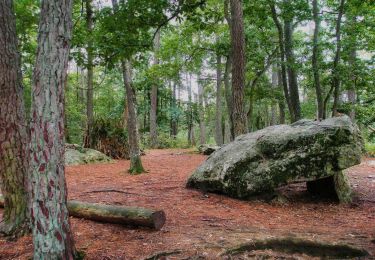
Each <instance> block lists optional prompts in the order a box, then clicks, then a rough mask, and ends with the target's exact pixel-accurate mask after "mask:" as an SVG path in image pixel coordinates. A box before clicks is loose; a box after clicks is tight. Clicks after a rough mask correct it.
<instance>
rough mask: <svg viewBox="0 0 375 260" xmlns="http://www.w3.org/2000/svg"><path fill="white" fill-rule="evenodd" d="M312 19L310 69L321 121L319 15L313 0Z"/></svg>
mask: <svg viewBox="0 0 375 260" xmlns="http://www.w3.org/2000/svg"><path fill="white" fill-rule="evenodd" d="M312 2H313V17H314V22H315V28H314V40H313V55H312V68H313V74H314V86H315V91H316V100H317V104H318V119H319V120H320V119H323V116H324V106H323V93H322V88H321V85H320V71H319V57H320V47H319V32H320V20H321V19H320V15H319V6H318V0H313V1H312Z"/></svg>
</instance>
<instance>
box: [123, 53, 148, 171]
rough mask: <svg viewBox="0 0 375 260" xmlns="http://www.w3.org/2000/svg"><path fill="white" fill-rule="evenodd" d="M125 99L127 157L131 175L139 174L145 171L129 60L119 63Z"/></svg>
mask: <svg viewBox="0 0 375 260" xmlns="http://www.w3.org/2000/svg"><path fill="white" fill-rule="evenodd" d="M121 66H122V71H123V78H124V85H125V91H126V99H127V102H126V104H127V106H128V139H129V156H130V169H129V172H130V173H131V174H140V173H143V172H144V171H145V170H144V168H143V165H142V161H141V150H140V149H139V134H138V127H137V111H136V96H135V90H134V87H133V84H132V66H131V62H130V61H129V60H126V61H123V62H122V63H121Z"/></svg>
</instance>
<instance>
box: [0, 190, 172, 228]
mask: <svg viewBox="0 0 375 260" xmlns="http://www.w3.org/2000/svg"><path fill="white" fill-rule="evenodd" d="M0 207H4V197H3V196H2V195H0ZM68 211H69V214H70V216H73V217H78V218H84V219H89V220H95V221H100V222H108V223H115V224H124V225H132V226H143V227H149V228H153V229H156V230H160V229H161V228H162V227H163V226H164V223H165V220H166V217H165V213H164V211H162V210H151V209H146V208H140V207H124V206H112V205H103V204H98V203H86V202H81V201H68Z"/></svg>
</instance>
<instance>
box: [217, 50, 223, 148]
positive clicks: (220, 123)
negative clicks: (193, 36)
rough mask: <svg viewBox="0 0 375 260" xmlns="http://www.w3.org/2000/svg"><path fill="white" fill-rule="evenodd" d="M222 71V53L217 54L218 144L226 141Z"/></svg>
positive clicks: (220, 144)
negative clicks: (222, 101) (222, 100)
mask: <svg viewBox="0 0 375 260" xmlns="http://www.w3.org/2000/svg"><path fill="white" fill-rule="evenodd" d="M221 73H222V64H221V56H220V54H216V120H215V141H216V144H217V145H218V146H222V145H223V143H224V138H223V115H222V112H221V111H222V109H223V107H222V103H221V95H222V93H221V86H222V82H221Z"/></svg>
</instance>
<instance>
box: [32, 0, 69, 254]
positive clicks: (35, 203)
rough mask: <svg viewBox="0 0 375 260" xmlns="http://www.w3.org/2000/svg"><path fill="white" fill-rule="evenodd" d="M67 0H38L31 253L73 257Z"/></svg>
mask: <svg viewBox="0 0 375 260" xmlns="http://www.w3.org/2000/svg"><path fill="white" fill-rule="evenodd" d="M71 32H72V1H71V0H55V1H48V0H43V1H42V2H41V13H40V23H39V36H38V51H37V57H36V64H35V68H34V79H33V88H32V101H33V103H32V113H31V114H32V120H31V143H30V153H31V154H30V165H31V167H30V169H31V170H30V171H31V172H30V173H31V181H30V186H31V198H32V199H31V207H30V215H31V221H32V224H33V241H34V259H73V258H75V257H76V250H75V247H74V241H73V235H72V233H71V231H70V223H69V216H68V209H67V206H66V203H67V189H66V182H65V167H64V150H65V149H64V87H65V84H66V79H67V67H68V58H69V47H70V39H71Z"/></svg>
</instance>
